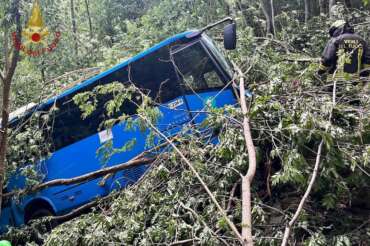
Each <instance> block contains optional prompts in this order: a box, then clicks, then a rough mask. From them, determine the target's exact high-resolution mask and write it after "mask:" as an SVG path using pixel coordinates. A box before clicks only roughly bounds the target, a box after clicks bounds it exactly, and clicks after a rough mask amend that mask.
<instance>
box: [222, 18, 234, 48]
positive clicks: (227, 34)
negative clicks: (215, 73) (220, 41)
mask: <svg viewBox="0 0 370 246" xmlns="http://www.w3.org/2000/svg"><path fill="white" fill-rule="evenodd" d="M224 47H225V49H227V50H235V48H236V23H235V22H233V23H231V24H228V25H226V26H225V29H224Z"/></svg>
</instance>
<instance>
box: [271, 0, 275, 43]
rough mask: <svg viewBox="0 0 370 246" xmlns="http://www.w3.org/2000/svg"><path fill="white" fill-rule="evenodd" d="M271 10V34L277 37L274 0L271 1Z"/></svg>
mask: <svg viewBox="0 0 370 246" xmlns="http://www.w3.org/2000/svg"><path fill="white" fill-rule="evenodd" d="M270 9H271V27H272V28H271V29H272V30H271V31H272V32H271V33H272V35H274V36H275V8H274V0H270Z"/></svg>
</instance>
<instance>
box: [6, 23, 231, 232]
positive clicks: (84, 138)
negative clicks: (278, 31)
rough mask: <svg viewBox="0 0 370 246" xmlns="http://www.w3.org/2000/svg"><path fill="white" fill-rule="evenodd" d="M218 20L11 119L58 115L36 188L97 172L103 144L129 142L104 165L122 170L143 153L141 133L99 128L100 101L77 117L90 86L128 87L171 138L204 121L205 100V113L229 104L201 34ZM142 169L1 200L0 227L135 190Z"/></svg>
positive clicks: (222, 70)
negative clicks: (143, 98) (78, 99)
mask: <svg viewBox="0 0 370 246" xmlns="http://www.w3.org/2000/svg"><path fill="white" fill-rule="evenodd" d="M225 21H232V20H231V19H225V20H222V21H220V22H218V23H216V24H214V25H211V26H208V27H206V28H204V29H202V30H200V31H199V30H198V31H187V32H184V33H181V34H178V35H175V36H173V37H171V38H168V39H166V40H164V41H162V42H161V43H159V44H157V45H155V46H153V47H151V48H150V49H148V50H146V51H144V52H142V53H140V54H138V55H136V56H134V57H132V58H130V59H128V60H127V61H125V62H123V63H121V64H119V65H117V66H115V67H113V68H111V69H109V70H108V71H105V72H103V73H101V74H99V75H97V76H95V77H93V78H90V79H88V80H86V81H84V82H83V83H81V84H78V85H76V86H74V87H72V88H70V89H68V90H66V91H64V92H63V93H61V94H60V95H57V96H55V97H53V98H51V99H49V100H47V101H45V102H43V103H41V104H38V105H33V106H31V108H27V109H26V110H25V112H24V113H23V114H18V116H17V117H13V119H12V120H11V123H10V126H11V127H12V126H17V125H18V124H19V123H21V122H23V121H25V118H27V117H29V115H30V114H31V113H34V112H37V111H40V112H45V111H48V110H49V109H51V108H52V107H57V108H58V110H57V112H56V113H55V115H53V120H52V128H53V131H52V133H51V139H50V142H51V145H52V148H53V151H52V152H53V153H52V155H51V156H50V157H48V158H47V159H46V160H42V161H39V163H38V165H37V166H38V167H39V169H40V172H42V174H43V175H44V180H43V182H47V181H51V180H55V179H61V178H65V179H68V178H73V177H76V176H80V175H83V174H87V173H90V172H93V171H96V170H99V169H101V168H102V163H101V161H100V160H99V158H98V156H97V150H98V149H99V148H100V147H101V146H102V145H103V144H104V143H106V142H107V141H112V143H113V146H114V147H117V148H118V147H120V146H122V145H124V144H125V143H127V142H128V141H130V140H131V139H133V138H135V139H136V144H135V146H134V147H133V148H132V149H130V150H128V151H125V152H122V153H116V154H114V155H113V156H112V157H111V158H110V159H109V160H108V162H107V163H105V165H106V166H108V167H111V166H115V165H118V164H121V163H125V162H127V161H129V160H131V159H132V158H134V157H135V156H137V155H139V154H140V153H142V152H143V151H145V148H146V145H145V139H146V137H147V134H148V131H144V132H142V131H140V130H128V131H127V130H125V129H124V128H125V126H124V124H116V125H114V126H113V127H112V128H111V129H103V130H102V129H101V128H100V127H99V126H101V124H102V122H103V121H105V120H106V115H105V112H104V111H105V110H104V107H103V105H104V100H105V99H104V98H103V99H102V102H99V105H100V106H98V107H97V108H96V110H95V111H94V112H93V113H92V114H91V115H90V116H88V117H87V118H83V117H81V110H80V108H79V106H78V105H76V104H75V103H74V101H73V97H74V96H76V95H78V94H79V93H83V92H88V91H92V90H93V89H94V88H95V87H96V86H99V85H107V84H109V83H112V82H120V83H127V82H128V81H130V83H134V84H135V86H136V87H138V88H140V90H143V91H145V92H146V93H147V94H148V95H149V96H150V97H151V98H152V99H153V100H155V102H157V103H158V104H157V105H158V106H157V107H158V109H159V110H160V111H161V117H160V118H159V119H158V122H157V124H156V127H157V128H158V129H159V130H160V131H161V132H163V133H165V134H167V135H171V134H175V133H176V132H179V131H180V130H181V128H182V126H184V125H186V124H194V125H197V124H199V123H201V122H202V121H203V120H204V119H205V117H206V114H205V113H199V111H202V110H203V109H204V107H205V105H206V103H207V101H209V100H212V106H213V107H223V106H225V105H234V104H236V103H237V99H236V95H235V94H234V90H233V88H232V87H231V83H230V81H231V80H232V78H233V70H232V69H231V67H230V65H229V62H228V61H227V60H226V59H225V57H224V56H223V55H222V54H221V52H220V51H219V50H218V49H217V48H216V46H215V44H214V43H213V41H212V40H211V39H210V38H209V37H208V36H207V35H206V34H205V32H204V31H205V30H207V29H209V28H211V27H213V26H215V25H217V24H219V23H222V22H225ZM224 43H225V48H227V49H234V48H235V44H236V31H235V23H234V22H233V21H232V23H231V24H228V25H226V27H225V31H224ZM121 113H124V114H126V115H131V116H132V117H135V113H136V107H135V104H133V103H126V104H124V107H122V112H121ZM146 169H147V166H145V165H143V166H138V167H135V168H131V169H128V170H124V171H120V172H118V173H116V174H115V175H112V176H111V177H109V178H108V179H107V180H105V182H104V185H101V184H99V183H100V181H101V180H102V178H97V179H95V180H92V181H88V182H83V183H79V184H74V185H61V186H55V187H49V188H46V189H44V190H41V191H38V192H36V193H33V194H27V195H25V196H23V197H21V198H19V199H18V200H17V201H16V200H13V199H8V200H7V201H6V202H4V204H3V209H2V213H1V221H0V225H1V227H2V231H4V230H5V228H6V226H20V225H22V224H26V223H28V222H29V221H30V220H32V219H35V218H39V217H43V216H49V215H57V216H58V215H64V214H66V213H69V212H70V211H72V210H73V209H75V208H78V207H80V206H82V205H84V204H86V203H88V202H90V201H92V200H94V199H96V198H97V197H103V196H106V195H108V194H109V193H110V192H111V191H112V190H115V189H120V188H123V187H127V186H128V185H130V184H133V183H135V181H137V180H138V179H139V178H140V177H141V176H142V175H143V174H144V173H145V171H146ZM24 186H25V182H24V178H22V177H18V176H17V177H16V176H14V177H12V178H10V181H9V182H8V184H7V187H6V189H7V191H8V192H9V191H13V190H15V189H22V188H24Z"/></svg>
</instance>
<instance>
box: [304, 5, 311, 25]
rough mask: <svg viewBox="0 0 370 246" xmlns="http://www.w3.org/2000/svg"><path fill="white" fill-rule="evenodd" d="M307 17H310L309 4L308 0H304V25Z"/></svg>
mask: <svg viewBox="0 0 370 246" xmlns="http://www.w3.org/2000/svg"><path fill="white" fill-rule="evenodd" d="M309 19H310V5H309V2H308V0H304V23H305V24H306V25H307V22H308V20H309Z"/></svg>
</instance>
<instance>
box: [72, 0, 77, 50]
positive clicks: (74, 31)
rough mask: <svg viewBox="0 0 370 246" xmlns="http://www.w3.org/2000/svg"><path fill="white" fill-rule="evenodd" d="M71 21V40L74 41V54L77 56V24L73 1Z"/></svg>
mask: <svg viewBox="0 0 370 246" xmlns="http://www.w3.org/2000/svg"><path fill="white" fill-rule="evenodd" d="M71 19H72V32H73V38H74V39H75V54H76V55H78V41H77V23H76V14H75V6H74V0H71Z"/></svg>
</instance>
